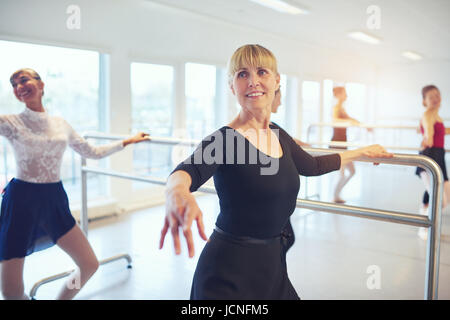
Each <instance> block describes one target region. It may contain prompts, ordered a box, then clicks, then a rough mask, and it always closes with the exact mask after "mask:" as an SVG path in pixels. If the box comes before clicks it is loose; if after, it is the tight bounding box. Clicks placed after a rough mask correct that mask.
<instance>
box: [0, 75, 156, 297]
mask: <svg viewBox="0 0 450 320" xmlns="http://www.w3.org/2000/svg"><path fill="white" fill-rule="evenodd" d="M10 80H11V84H12V86H13V88H14V94H15V96H16V98H17V99H18V100H19V101H21V102H23V103H24V104H25V105H26V108H25V110H24V111H23V112H21V113H19V114H13V115H0V135H2V136H4V137H5V138H6V139H8V141H9V142H10V143H11V145H12V147H13V150H14V154H15V158H16V163H17V174H16V178H13V179H12V180H11V181H10V182H9V183H8V185H7V186H6V187H5V189H4V192H3V199H2V206H1V215H0V262H1V265H2V268H1V279H2V281H1V285H2V288H1V289H2V294H3V297H4V298H5V299H27V298H28V297H27V295H26V294H25V293H24V285H23V265H24V260H25V256H27V255H29V254H31V253H33V252H35V251H39V250H43V249H45V248H48V247H50V246H52V245H54V244H57V245H58V246H59V247H61V248H62V249H63V250H64V251H66V252H67V253H68V254H69V255H70V256H71V257H72V259H73V260H74V261H75V263H76V264H77V266H78V268H77V270H76V271H75V272H74V274H73V275H72V276H71V277H69V279H68V282H67V284H69V283H70V284H73V283H76V284H78V285H77V286H73V285H65V286H64V287H63V288H62V290H61V292H60V293H59V295H58V297H57V298H58V299H71V298H73V297H74V296H75V295H76V294H77V293H78V292H79V290H80V289H81V287H83V285H84V284H85V283H86V281H87V280H89V278H90V277H91V276H92V275H93V274H94V272H95V271H96V270H97V268H98V260H97V258H96V256H95V254H94V252H93V250H92V248H91V246H90V244H89V242H88V241H87V239H86V237H85V236H84V234H83V232H82V231H81V229H80V228H79V227H78V225H77V224H76V222H75V220H74V218H73V217H72V215H71V213H70V209H69V202H68V198H67V195H66V192H65V190H64V188H63V186H62V183H61V179H60V169H61V163H62V158H63V154H64V151H65V150H66V147H67V146H69V147H71V148H72V149H73V150H75V151H76V152H78V153H79V154H80V155H82V156H83V157H86V158H93V159H99V158H103V157H106V156H108V155H110V154H112V153H114V152H116V151H119V150H122V149H123V148H124V147H125V146H126V145H128V144H132V143H138V142H141V141H144V140H148V139H149V136H148V134H146V133H138V134H137V135H135V136H133V137H131V138H129V139H126V140H123V141H118V142H114V143H110V144H107V145H102V146H93V145H91V144H89V143H88V142H87V141H86V140H85V139H83V138H82V137H81V136H80V135H78V134H77V133H76V132H75V130H74V129H73V128H72V127H71V126H70V125H69V123H67V121H65V120H64V119H62V118H61V117H54V116H50V115H49V114H48V113H47V112H46V110H45V109H44V107H43V105H42V96H43V95H44V82H43V81H42V80H41V77H40V76H39V74H38V73H37V72H36V71H34V70H32V69H20V70H18V71H16V72H15V73H14V74H13V75H12V76H11V78H10ZM73 287H75V288H73ZM72 288H73V289H72Z"/></svg>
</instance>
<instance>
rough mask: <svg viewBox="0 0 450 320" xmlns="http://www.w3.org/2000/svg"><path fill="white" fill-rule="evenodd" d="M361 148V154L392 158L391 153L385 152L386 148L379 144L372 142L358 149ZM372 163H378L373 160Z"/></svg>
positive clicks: (370, 156) (371, 156)
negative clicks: (372, 143)
mask: <svg viewBox="0 0 450 320" xmlns="http://www.w3.org/2000/svg"><path fill="white" fill-rule="evenodd" d="M359 150H361V156H363V157H369V158H392V157H393V156H394V154H393V153H390V152H387V151H386V149H385V148H384V147H382V146H380V145H379V144H374V145H371V146H367V147H364V148H361V149H359ZM374 165H379V163H377V162H374Z"/></svg>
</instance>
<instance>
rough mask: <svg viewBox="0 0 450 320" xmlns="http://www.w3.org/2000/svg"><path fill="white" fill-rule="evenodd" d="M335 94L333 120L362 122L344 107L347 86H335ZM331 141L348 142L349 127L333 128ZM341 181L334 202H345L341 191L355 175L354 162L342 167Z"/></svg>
mask: <svg viewBox="0 0 450 320" xmlns="http://www.w3.org/2000/svg"><path fill="white" fill-rule="evenodd" d="M333 95H334V97H335V98H336V99H337V104H336V105H335V106H334V107H333V122H334V123H345V124H352V125H359V124H360V122H359V121H358V120H356V119H354V118H352V117H350V116H349V115H348V114H347V112H346V111H345V109H344V102H345V100H347V92H346V90H345V87H334V88H333ZM331 141H339V142H347V128H339V127H334V128H333V137H332V138H331ZM330 147H331V148H333V149H343V150H346V149H347V147H343V146H333V145H330ZM346 170H347V171H348V175H345V171H346ZM339 172H340V176H339V181H338V183H337V184H336V187H335V191H334V202H336V203H345V200H343V199H342V198H341V191H342V189H343V188H344V187H345V185H346V184H347V183H348V182H349V181H350V179H351V178H352V177H353V176H354V175H355V165H354V164H353V162H349V163H347V164H346V165H345V166H342V167H341V169H340V171H339Z"/></svg>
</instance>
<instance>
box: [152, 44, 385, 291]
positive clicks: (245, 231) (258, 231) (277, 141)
mask: <svg viewBox="0 0 450 320" xmlns="http://www.w3.org/2000/svg"><path fill="white" fill-rule="evenodd" d="M229 77H230V78H229V79H230V80H229V81H230V87H231V90H232V92H233V94H234V95H235V96H236V97H237V99H238V101H239V104H240V105H241V107H242V109H241V111H240V113H239V115H238V116H237V117H236V118H235V119H234V120H233V121H232V122H231V123H230V124H228V125H227V126H224V127H222V128H220V129H219V130H217V131H215V132H214V133H213V134H211V135H210V136H208V137H206V138H205V139H204V140H203V141H202V143H201V144H200V145H199V147H198V148H197V149H196V150H195V151H194V153H193V154H192V156H191V157H189V158H188V159H187V160H186V161H184V162H183V163H181V164H180V165H178V167H177V168H176V169H175V170H174V171H173V173H172V174H171V175H170V177H169V179H168V181H167V189H166V190H167V191H166V195H167V197H166V218H165V221H164V227H163V229H162V231H161V240H160V247H161V248H162V246H163V243H164V238H165V235H166V234H167V231H168V230H169V228H170V231H171V234H172V237H173V240H174V246H175V251H176V253H177V254H179V253H180V251H181V249H180V237H179V229H180V228H182V230H183V235H184V236H185V238H186V240H187V245H188V250H189V256H190V257H192V256H193V255H194V246H193V239H192V231H191V225H192V222H193V220H196V223H197V228H198V230H199V234H200V236H201V237H202V238H203V239H204V240H207V237H206V235H205V233H204V226H203V219H202V213H201V211H200V209H199V207H198V205H197V203H196V201H195V198H194V196H193V195H192V193H191V192H194V191H195V190H197V189H198V188H199V187H200V186H201V185H202V184H203V183H205V182H206V181H207V180H208V179H209V178H210V177H211V176H214V184H215V187H216V190H217V194H218V196H219V201H220V214H219V216H218V218H217V222H216V228H215V230H214V232H213V234H212V235H211V237H210V239H209V241H208V243H207V244H206V245H205V247H204V249H203V251H202V254H201V256H200V258H199V261H198V265H197V268H196V271H195V274H194V280H193V283H192V289H191V299H299V297H298V295H297V293H296V291H295V289H294V287H293V286H292V284H291V282H290V281H289V278H288V275H287V269H286V260H285V255H284V253H283V245H282V243H281V236H280V233H281V231H282V229H283V227H284V226H285V225H286V222H287V220H288V218H289V216H290V215H291V214H292V212H293V211H294V210H295V206H296V199H297V194H298V191H299V187H300V179H299V174H303V175H321V174H324V173H327V172H329V171H332V170H338V169H339V168H340V166H341V165H344V164H345V163H347V162H348V161H351V160H355V159H357V158H359V157H361V156H369V157H384V156H386V157H389V156H392V155H391V154H388V153H387V152H386V151H385V150H384V149H383V148H382V147H381V146H370V147H366V148H361V149H358V150H353V151H347V152H343V153H340V154H331V155H324V156H318V157H312V156H310V155H309V154H308V153H306V152H305V151H303V150H302V149H301V148H300V147H299V146H298V145H297V144H296V143H295V141H294V140H293V139H292V138H291V137H290V136H289V135H288V134H287V133H286V132H285V131H284V130H283V129H281V128H280V127H278V126H276V125H274V124H270V113H271V105H272V102H273V99H274V93H275V90H277V89H278V87H279V82H280V76H279V74H278V71H277V64H276V60H275V57H274V56H273V54H272V53H271V52H270V51H269V50H267V49H265V48H263V47H261V46H259V45H246V46H243V47H241V48H239V49H238V50H237V51H236V52H235V53H234V54H233V56H232V58H231V61H230V65H229Z"/></svg>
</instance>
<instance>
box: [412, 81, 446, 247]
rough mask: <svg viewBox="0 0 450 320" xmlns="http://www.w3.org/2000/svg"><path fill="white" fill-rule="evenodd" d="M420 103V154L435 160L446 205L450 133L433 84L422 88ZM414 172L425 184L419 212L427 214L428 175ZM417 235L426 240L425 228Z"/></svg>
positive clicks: (423, 171)
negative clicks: (421, 108) (446, 159)
mask: <svg viewBox="0 0 450 320" xmlns="http://www.w3.org/2000/svg"><path fill="white" fill-rule="evenodd" d="M422 104H423V106H424V107H425V108H426V110H425V112H424V113H423V116H422V118H421V120H420V131H421V133H422V135H423V140H422V145H421V147H422V148H423V149H422V150H421V151H420V154H422V155H425V156H428V157H430V158H431V159H433V160H434V161H436V162H437V164H438V165H439V166H440V167H441V169H442V173H443V175H444V193H443V199H442V207H446V206H447V204H448V201H449V200H450V185H449V182H448V175H447V168H446V166H445V149H444V145H445V143H444V140H445V135H446V134H450V128H445V127H444V122H443V121H442V118H441V117H440V116H439V109H440V107H441V93H440V91H439V89H438V88H437V87H436V86H434V85H428V86H425V87H423V89H422ZM416 174H417V175H418V176H419V177H420V178H421V179H422V181H423V183H424V185H425V189H426V191H425V193H424V195H423V198H422V206H421V208H420V214H423V215H428V203H429V200H430V196H429V191H430V177H429V176H428V174H427V172H426V171H425V170H424V169H422V168H419V167H418V168H417V170H416ZM418 234H419V237H420V238H422V239H424V240H426V239H427V235H428V229H427V228H423V227H421V228H419V232H418Z"/></svg>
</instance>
